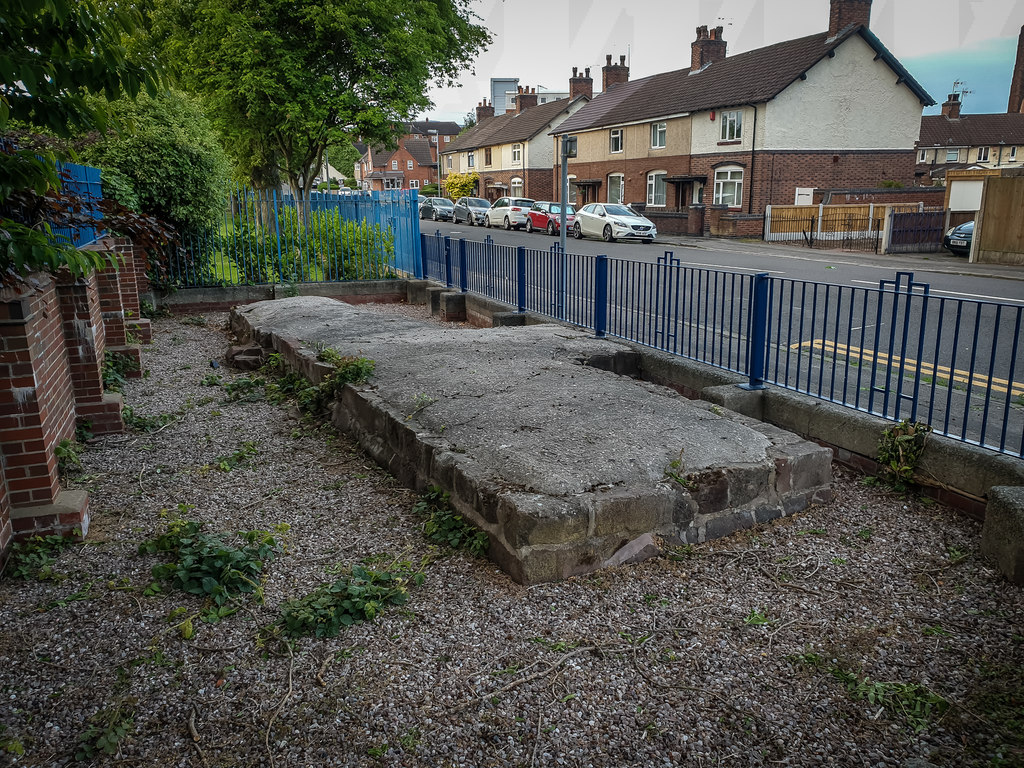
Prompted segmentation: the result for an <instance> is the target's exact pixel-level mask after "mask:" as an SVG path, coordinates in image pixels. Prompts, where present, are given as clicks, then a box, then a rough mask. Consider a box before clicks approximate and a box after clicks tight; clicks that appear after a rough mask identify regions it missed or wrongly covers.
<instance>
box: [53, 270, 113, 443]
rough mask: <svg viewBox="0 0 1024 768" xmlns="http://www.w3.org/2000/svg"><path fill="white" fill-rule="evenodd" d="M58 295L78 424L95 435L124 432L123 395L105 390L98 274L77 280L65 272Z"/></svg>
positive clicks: (103, 339) (104, 339) (60, 280)
mask: <svg viewBox="0 0 1024 768" xmlns="http://www.w3.org/2000/svg"><path fill="white" fill-rule="evenodd" d="M57 298H58V300H59V301H60V310H61V319H62V321H63V328H64V343H65V348H66V352H67V356H68V366H69V368H70V371H71V386H72V388H73V390H74V395H75V413H76V415H77V421H78V423H79V424H81V425H83V426H87V427H88V430H89V431H90V432H92V433H93V434H94V435H108V434H112V433H117V432H124V420H123V418H122V416H121V410H122V398H121V395H120V394H118V393H117V392H104V391H103V353H104V351H105V349H106V335H105V332H104V327H103V317H102V314H101V312H100V299H99V293H98V291H97V289H96V276H95V275H90V276H89V277H87V278H79V279H75V278H73V277H71V275H70V274H68V273H64V274H62V275H61V277H60V279H59V280H58V281H57Z"/></svg>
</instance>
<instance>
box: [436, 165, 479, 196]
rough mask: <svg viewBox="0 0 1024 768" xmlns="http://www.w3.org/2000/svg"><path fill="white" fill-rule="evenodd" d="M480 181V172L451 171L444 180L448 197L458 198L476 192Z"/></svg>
mask: <svg viewBox="0 0 1024 768" xmlns="http://www.w3.org/2000/svg"><path fill="white" fill-rule="evenodd" d="M479 183H480V174H478V173H477V172H476V171H473V172H472V173H449V174H448V175H447V176H446V177H445V180H444V188H445V191H446V192H447V193H448V197H450V198H451V199H452V200H458V199H459V198H460V197H469V196H470V195H473V194H476V188H477V185H478V184H479Z"/></svg>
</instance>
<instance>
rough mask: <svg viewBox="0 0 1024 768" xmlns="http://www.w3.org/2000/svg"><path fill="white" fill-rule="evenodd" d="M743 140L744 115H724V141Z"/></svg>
mask: <svg viewBox="0 0 1024 768" xmlns="http://www.w3.org/2000/svg"><path fill="white" fill-rule="evenodd" d="M742 138H743V113H742V112H740V111H739V110H737V111H735V112H723V113H722V141H739V140H740V139H742Z"/></svg>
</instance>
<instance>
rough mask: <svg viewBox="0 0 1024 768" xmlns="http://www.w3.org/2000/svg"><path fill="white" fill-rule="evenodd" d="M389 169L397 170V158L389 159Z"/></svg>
mask: <svg viewBox="0 0 1024 768" xmlns="http://www.w3.org/2000/svg"><path fill="white" fill-rule="evenodd" d="M391 170H392V171H397V170H398V161H397V160H392V161H391Z"/></svg>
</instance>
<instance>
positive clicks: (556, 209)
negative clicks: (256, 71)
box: [551, 203, 576, 216]
mask: <svg viewBox="0 0 1024 768" xmlns="http://www.w3.org/2000/svg"><path fill="white" fill-rule="evenodd" d="M551 212H552V213H555V214H561V213H562V206H560V205H559V204H558V203H552V204H551ZM574 213H576V209H575V208H573V207H572V206H571V205H567V206H565V215H566V216H572V215H573V214H574Z"/></svg>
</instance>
